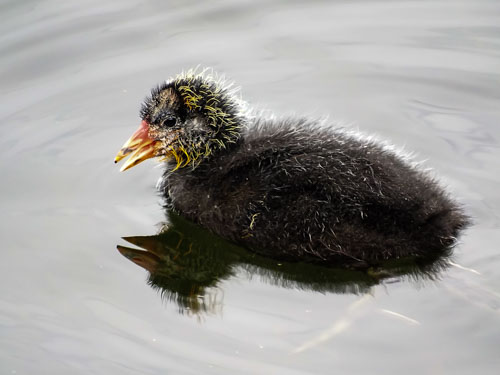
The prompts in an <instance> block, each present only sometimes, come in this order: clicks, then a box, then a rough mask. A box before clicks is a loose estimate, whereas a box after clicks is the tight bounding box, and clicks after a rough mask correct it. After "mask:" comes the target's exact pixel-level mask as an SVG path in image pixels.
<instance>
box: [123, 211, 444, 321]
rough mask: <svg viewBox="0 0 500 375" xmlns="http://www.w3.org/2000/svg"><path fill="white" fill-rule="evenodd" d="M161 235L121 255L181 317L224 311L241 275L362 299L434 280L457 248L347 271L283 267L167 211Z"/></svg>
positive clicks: (136, 239) (141, 239) (134, 240)
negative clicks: (228, 287)
mask: <svg viewBox="0 0 500 375" xmlns="http://www.w3.org/2000/svg"><path fill="white" fill-rule="evenodd" d="M167 218H168V222H167V223H164V224H163V226H162V228H161V230H160V231H159V233H158V234H156V235H151V236H131V237H123V239H124V240H125V241H127V242H129V243H130V244H132V245H135V246H137V247H139V248H140V249H134V248H130V247H126V246H121V245H118V246H117V248H118V250H119V251H120V253H121V254H122V255H123V256H125V257H126V258H127V259H129V260H131V261H132V262H134V263H136V264H137V265H139V266H141V267H143V268H144V269H146V270H147V271H148V272H149V278H148V283H149V284H150V285H151V286H152V287H153V288H154V289H157V290H159V291H160V293H161V296H162V298H164V299H166V300H168V301H173V302H175V303H177V305H178V306H179V312H181V313H185V312H187V313H190V314H198V313H203V312H207V313H216V312H218V311H221V309H222V306H223V291H222V290H221V289H220V288H218V287H217V286H218V284H219V283H220V282H221V281H223V280H227V279H229V278H231V277H233V276H235V275H236V274H237V273H240V272H241V271H246V272H247V273H248V274H249V275H250V276H259V277H260V278H261V279H262V280H264V281H266V282H268V283H270V284H273V285H277V286H279V287H283V288H296V289H302V290H310V291H316V292H321V293H342V294H344V293H353V294H362V293H366V292H369V291H370V288H371V287H372V286H374V285H377V284H379V283H381V282H382V281H383V280H388V279H393V280H399V279H401V278H402V277H406V278H408V279H411V280H429V279H430V280H434V279H436V278H437V277H438V276H439V274H440V272H441V271H442V270H444V269H445V268H447V267H448V259H449V257H450V253H451V249H448V250H444V251H443V253H441V254H437V255H434V256H433V257H431V258H425V259H424V258H403V259H396V260H390V261H386V262H384V263H382V264H380V265H379V266H377V267H366V268H359V269H345V268H334V267H324V266H319V265H314V264H308V263H300V262H298V263H289V262H280V261H277V260H275V259H270V258H265V257H262V256H259V255H257V254H254V253H252V252H250V251H248V250H246V249H244V248H241V247H239V246H237V245H235V244H232V243H230V242H228V241H225V240H224V239H222V238H220V237H218V236H215V235H213V234H211V233H210V232H208V231H207V230H205V229H203V228H201V227H199V226H197V225H195V224H193V223H191V222H189V221H188V220H186V219H184V218H182V217H180V216H178V215H176V214H174V213H171V212H167Z"/></svg>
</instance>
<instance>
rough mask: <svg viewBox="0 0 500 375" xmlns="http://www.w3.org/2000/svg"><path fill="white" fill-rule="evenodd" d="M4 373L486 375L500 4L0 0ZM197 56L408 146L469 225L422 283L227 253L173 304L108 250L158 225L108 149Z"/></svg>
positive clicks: (492, 358) (142, 173)
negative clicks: (303, 283) (311, 272)
mask: <svg viewBox="0 0 500 375" xmlns="http://www.w3.org/2000/svg"><path fill="white" fill-rule="evenodd" d="M0 19H1V21H2V22H0V31H1V32H0V127H1V130H2V133H1V134H2V137H1V138H0V172H1V183H0V193H1V195H0V197H1V198H0V199H1V210H0V238H1V240H2V261H1V262H0V275H1V276H0V373H2V374H332V373H338V374H382V373H383V374H401V373H404V374H476V373H477V374H497V373H498V369H499V368H500V356H499V346H500V272H499V271H498V270H499V268H500V252H499V246H498V243H499V240H500V235H499V231H498V228H499V225H500V215H499V213H498V212H499V209H500V194H499V186H500V177H499V170H500V147H499V146H500V130H499V122H500V105H499V104H500V3H499V2H498V1H496V0H491V1H486V0H480V1H477V0H474V1H473V0H470V1H420V2H419V1H325V2H322V1H303V2H301V1H295V2H291V1H240V2H229V1H216V2H211V3H208V2H195V1H186V0H184V1H175V2H165V1H144V2H141V1H139V0H126V1H107V2H102V1H96V0H88V1H78V2H69V1H56V0H47V1H28V0H25V1H5V0H4V1H2V2H0ZM198 64H200V65H202V66H209V67H213V68H214V69H215V70H216V71H218V72H222V73H225V74H226V75H227V76H228V77H230V78H231V79H233V80H234V81H236V82H237V84H238V85H240V86H241V87H242V96H243V98H244V99H245V100H247V101H249V102H250V103H251V104H252V105H254V106H257V107H258V108H264V109H269V110H272V111H274V112H275V113H278V114H290V113H297V114H306V115H310V116H316V117H320V116H326V115H329V117H330V120H331V121H332V123H336V122H340V123H342V124H350V125H351V126H352V127H353V128H354V129H359V130H361V131H363V132H365V133H368V134H375V135H377V136H378V137H379V138H382V139H387V140H389V141H390V142H392V143H394V144H396V145H398V146H400V147H404V149H405V150H407V151H412V152H414V153H415V158H416V159H418V160H425V162H424V165H425V167H428V168H432V169H433V170H434V172H433V173H434V174H435V175H436V176H438V177H439V179H440V180H441V181H442V182H443V184H445V185H446V186H448V189H449V190H450V192H451V193H452V194H453V196H455V197H457V199H458V200H460V202H462V203H463V205H464V207H465V209H466V211H467V212H468V214H469V215H471V216H472V217H473V219H474V222H475V224H474V226H472V227H471V228H470V229H468V230H467V231H466V232H465V234H464V235H463V236H462V237H461V241H460V243H459V245H458V246H457V248H456V249H455V253H454V254H455V256H454V259H453V262H452V264H451V266H450V267H449V268H448V269H447V270H445V271H443V272H442V273H440V274H439V275H438V277H437V278H436V280H420V281H418V280H417V281H415V280H412V279H411V278H405V277H401V278H397V277H396V278H391V279H389V280H385V281H382V282H381V283H380V284H378V285H374V286H371V287H370V288H368V290H367V291H363V292H360V293H358V294H354V293H334V292H323V293H320V292H317V291H313V290H309V289H307V288H300V287H298V286H293V285H291V286H290V285H289V286H288V287H285V286H283V285H280V284H279V283H273V282H271V281H270V280H269V278H266V277H264V276H262V275H259V274H252V273H251V272H248V271H247V270H245V269H244V268H242V267H240V268H236V269H235V272H234V274H233V275H232V276H230V277H227V278H225V279H223V280H221V281H220V282H219V283H218V284H217V285H216V286H214V287H213V295H214V296H215V297H214V298H215V299H216V302H215V304H214V308H213V309H211V310H210V311H206V312H204V313H197V312H195V311H191V310H189V309H182V308H181V307H180V306H179V305H177V304H176V302H175V301H170V300H168V299H166V298H162V296H161V294H160V293H159V292H158V291H157V290H155V289H153V288H151V287H150V286H149V285H148V284H147V282H146V281H147V277H148V274H147V272H146V271H145V270H144V269H142V268H140V267H137V266H136V265H135V264H134V263H132V262H130V261H129V260H127V259H126V258H124V257H123V256H122V255H121V254H120V253H119V252H118V251H117V250H116V245H126V243H125V241H124V240H122V239H121V237H123V236H136V235H151V234H155V233H156V232H157V231H158V226H159V225H160V224H161V223H162V222H164V221H165V214H164V212H163V210H162V208H161V205H160V204H161V202H160V200H159V198H158V196H157V194H156V193H155V188H154V186H155V183H156V181H157V179H158V177H159V176H160V174H161V171H162V170H161V168H153V166H155V165H156V164H157V163H156V162H155V161H148V162H145V163H143V164H141V165H140V166H138V167H136V168H133V169H131V170H130V171H127V172H125V173H120V172H119V168H118V167H117V166H116V165H114V164H113V158H114V156H115V153H116V152H117V151H118V149H119V148H120V147H121V145H122V144H123V142H124V141H125V140H126V139H127V138H128V137H129V136H130V134H131V133H132V132H133V131H134V130H135V128H136V127H137V126H138V124H139V117H138V109H139V105H140V102H141V100H142V99H143V98H144V96H145V95H146V94H147V93H148V91H149V89H150V88H151V86H153V85H154V84H156V83H158V82H160V81H162V80H164V79H166V78H168V77H170V76H172V75H175V74H176V73H178V72H180V71H182V70H183V69H187V68H190V67H193V66H197V65H198Z"/></svg>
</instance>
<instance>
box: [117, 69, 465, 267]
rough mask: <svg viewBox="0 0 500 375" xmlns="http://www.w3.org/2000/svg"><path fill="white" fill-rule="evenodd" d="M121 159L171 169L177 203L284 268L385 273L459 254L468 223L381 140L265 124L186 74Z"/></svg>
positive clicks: (149, 105) (327, 127)
mask: <svg viewBox="0 0 500 375" xmlns="http://www.w3.org/2000/svg"><path fill="white" fill-rule="evenodd" d="M141 117H142V122H141V126H140V127H139V129H138V130H137V131H136V133H134V135H133V136H132V137H131V138H130V139H129V140H128V141H127V142H126V143H125V145H124V146H123V148H122V149H121V150H120V152H119V153H118V155H117V157H116V159H115V162H117V161H119V160H120V159H122V158H124V157H125V156H127V155H128V154H132V155H131V156H130V158H129V159H128V160H127V162H126V163H125V164H124V166H123V168H122V170H125V169H128V168H130V167H132V166H134V165H136V164H138V163H140V162H141V161H143V160H145V159H147V158H150V157H159V158H160V159H161V160H163V161H164V162H165V166H166V169H165V172H164V174H163V177H162V178H161V180H160V182H159V185H158V186H159V189H160V191H161V193H162V195H163V196H164V197H165V199H166V202H167V206H168V207H169V208H170V209H172V210H174V211H175V212H177V213H179V214H181V215H183V216H184V217H186V218H188V219H190V220H192V221H193V222H195V223H197V224H199V225H201V226H203V227H205V228H207V229H209V230H210V231H212V232H213V233H215V234H217V235H220V236H221V237H224V238H226V239H228V240H231V241H233V242H235V243H238V244H241V245H243V246H245V247H247V248H249V249H251V250H253V251H255V252H258V253H260V254H263V255H266V256H270V257H273V258H276V259H282V260H292V261H295V260H300V261H308V262H316V263H322V264H331V265H349V264H377V263H378V262H381V261H384V260H387V259H393V258H401V257H407V256H411V257H413V256H416V257H427V256H432V255H435V254H438V253H440V252H443V251H446V250H447V249H451V247H452V246H453V245H454V244H455V241H456V238H457V236H458V234H459V232H460V230H461V229H463V228H464V227H465V226H466V225H467V223H468V219H467V217H466V215H465V214H464V213H463V210H462V208H461V207H460V206H459V205H458V204H457V203H456V202H455V201H454V200H453V199H452V198H450V197H449V195H448V194H447V193H446V191H445V190H444V189H443V188H442V187H441V186H440V185H439V184H438V183H437V182H436V181H435V180H434V179H433V178H432V177H430V176H429V174H428V173H427V172H425V171H423V170H421V169H420V168H419V167H418V166H417V165H416V164H415V163H412V162H411V161H410V160H409V159H408V158H406V157H404V156H402V155H400V154H399V153H397V152H395V151H393V150H392V149H391V148H390V147H387V146H385V145H383V144H381V143H378V142H376V141H373V140H370V139H369V138H363V137H361V136H359V135H357V134H355V133H350V132H348V131H346V130H343V129H341V128H336V127H335V126H333V125H331V124H327V123H324V122H321V121H315V120H310V119H306V118H282V119H275V118H271V117H269V116H267V117H265V116H258V115H257V116H256V115H254V114H253V113H252V112H250V111H248V110H246V106H245V104H244V103H243V102H242V101H241V100H240V99H239V98H238V97H237V96H236V95H235V93H234V91H232V89H231V87H228V86H227V85H226V84H224V82H222V81H220V80H217V79H215V78H213V77H211V76H210V75H208V74H206V73H198V74H197V73H194V72H188V73H183V74H180V75H178V76H176V77H175V78H173V79H170V80H168V81H166V82H165V83H163V84H162V85H160V86H158V87H156V88H154V89H153V90H152V93H151V95H150V96H149V97H148V98H147V99H146V100H145V102H144V104H143V106H142V109H141Z"/></svg>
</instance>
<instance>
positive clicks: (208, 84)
mask: <svg viewBox="0 0 500 375" xmlns="http://www.w3.org/2000/svg"><path fill="white" fill-rule="evenodd" d="M243 108H244V106H243V104H242V102H241V101H240V100H239V98H238V97H237V96H236V95H235V92H234V90H231V86H230V85H228V84H225V83H224V82H223V81H222V80H220V79H219V80H217V79H216V78H214V77H212V76H210V75H207V74H205V72H202V73H198V74H196V73H193V72H188V73H183V74H180V75H178V76H177V77H175V78H173V79H170V80H169V81H166V82H165V83H163V84H161V85H159V86H158V87H155V88H153V90H152V91H151V95H150V96H148V97H147V98H146V99H145V101H144V103H143V105H142V108H141V118H142V121H141V125H140V126H139V129H137V131H136V132H135V133H134V134H133V135H132V136H131V137H130V138H129V140H128V141H127V142H125V144H124V145H123V147H122V148H121V149H120V151H119V152H118V154H117V156H116V158H115V163H116V162H118V161H120V160H121V159H123V158H124V157H126V156H127V155H129V154H131V155H130V157H129V159H128V160H127V161H126V162H125V164H124V165H123V167H122V168H121V170H122V171H124V170H126V169H129V168H131V167H133V166H135V165H137V164H139V163H140V162H142V161H144V160H146V159H149V158H151V157H161V158H163V159H164V160H167V161H172V162H173V163H172V165H173V170H176V169H178V168H184V167H186V166H192V167H193V168H195V167H196V166H198V165H199V164H200V163H201V162H202V161H203V160H204V159H206V158H208V157H210V156H211V155H212V154H214V153H216V152H217V151H218V150H220V149H224V148H227V147H228V146H229V145H230V144H234V143H236V142H237V141H238V139H239V136H240V129H241V127H242V126H243V124H244V122H245V115H244V113H243Z"/></svg>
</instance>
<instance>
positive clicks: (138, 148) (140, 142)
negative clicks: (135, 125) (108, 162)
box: [115, 120, 159, 172]
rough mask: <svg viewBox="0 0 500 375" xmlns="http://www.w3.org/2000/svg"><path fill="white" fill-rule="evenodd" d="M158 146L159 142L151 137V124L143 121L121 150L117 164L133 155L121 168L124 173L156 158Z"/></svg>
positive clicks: (116, 159)
mask: <svg viewBox="0 0 500 375" xmlns="http://www.w3.org/2000/svg"><path fill="white" fill-rule="evenodd" d="M158 145H159V141H156V140H154V139H152V138H150V137H149V124H148V123H147V122H146V121H144V120H143V121H142V122H141V125H140V126H139V129H137V130H136V131H135V133H134V134H132V136H131V137H130V138H129V140H128V141H127V142H125V144H124V145H123V147H122V148H121V150H120V151H119V152H118V154H117V155H116V157H115V163H118V162H119V161H120V160H122V159H123V158H124V157H125V156H127V155H128V154H132V155H130V157H129V158H128V160H127V161H126V162H125V164H123V166H122V167H121V169H120V171H122V172H123V171H125V170H127V169H129V168H132V167H134V166H136V165H137V164H139V163H141V162H143V161H144V160H146V159H149V158H152V157H154V156H155V155H156V151H157V147H158Z"/></svg>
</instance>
